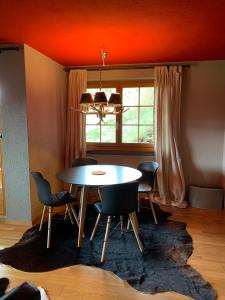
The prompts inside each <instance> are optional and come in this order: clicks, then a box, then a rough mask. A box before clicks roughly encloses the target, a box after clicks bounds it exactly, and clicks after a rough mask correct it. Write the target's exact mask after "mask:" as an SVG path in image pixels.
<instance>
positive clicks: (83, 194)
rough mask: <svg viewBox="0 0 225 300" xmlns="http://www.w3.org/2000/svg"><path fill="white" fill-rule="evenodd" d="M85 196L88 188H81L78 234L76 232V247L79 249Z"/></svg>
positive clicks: (85, 202)
mask: <svg viewBox="0 0 225 300" xmlns="http://www.w3.org/2000/svg"><path fill="white" fill-rule="evenodd" d="M87 194H88V187H87V186H83V187H82V190H81V197H80V213H79V224H80V226H79V232H78V241H77V247H81V245H82V237H83V232H84V221H85V215H86V207H87Z"/></svg>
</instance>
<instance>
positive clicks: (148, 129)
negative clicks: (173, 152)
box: [139, 126, 154, 144]
mask: <svg viewBox="0 0 225 300" xmlns="http://www.w3.org/2000/svg"><path fill="white" fill-rule="evenodd" d="M153 142H154V138H153V126H140V127H139V143H150V144H153Z"/></svg>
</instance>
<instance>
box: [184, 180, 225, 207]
mask: <svg viewBox="0 0 225 300" xmlns="http://www.w3.org/2000/svg"><path fill="white" fill-rule="evenodd" d="M189 203H190V205H191V206H192V207H197V208H208V209H217V210H219V209H224V190H223V189H220V188H207V187H198V186H189Z"/></svg>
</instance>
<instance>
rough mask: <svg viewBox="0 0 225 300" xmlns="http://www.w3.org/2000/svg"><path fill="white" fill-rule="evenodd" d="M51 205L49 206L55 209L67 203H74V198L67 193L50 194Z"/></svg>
mask: <svg viewBox="0 0 225 300" xmlns="http://www.w3.org/2000/svg"><path fill="white" fill-rule="evenodd" d="M52 200H53V202H52V204H51V205H50V206H53V207H56V206H61V205H64V204H67V203H71V202H74V201H75V200H76V198H75V197H72V195H71V194H70V193H68V192H60V193H55V194H52Z"/></svg>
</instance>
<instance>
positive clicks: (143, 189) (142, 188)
mask: <svg viewBox="0 0 225 300" xmlns="http://www.w3.org/2000/svg"><path fill="white" fill-rule="evenodd" d="M151 191H152V187H151V186H150V185H149V184H146V183H139V185H138V193H150V192H151Z"/></svg>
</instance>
